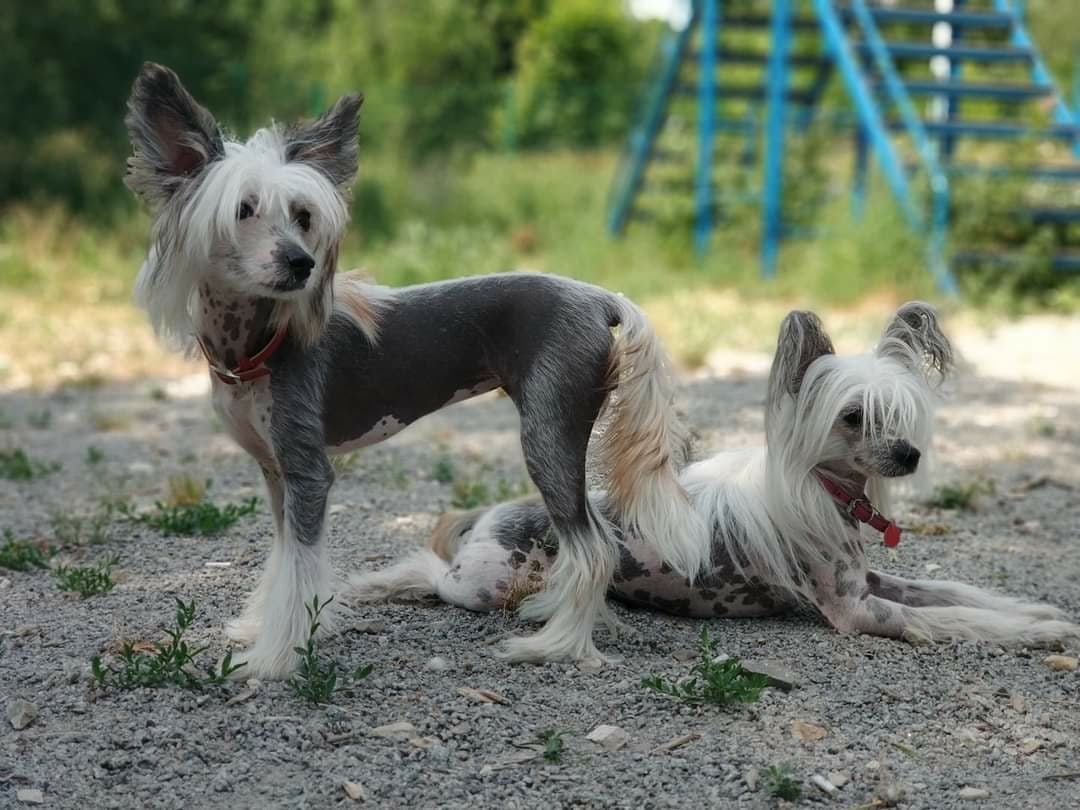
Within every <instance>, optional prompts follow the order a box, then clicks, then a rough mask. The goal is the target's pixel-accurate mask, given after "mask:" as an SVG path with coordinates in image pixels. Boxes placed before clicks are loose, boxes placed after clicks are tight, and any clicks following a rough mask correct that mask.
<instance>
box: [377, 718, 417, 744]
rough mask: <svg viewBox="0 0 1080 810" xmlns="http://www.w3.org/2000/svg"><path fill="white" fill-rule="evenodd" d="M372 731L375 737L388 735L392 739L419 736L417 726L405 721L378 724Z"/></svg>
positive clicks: (406, 738)
mask: <svg viewBox="0 0 1080 810" xmlns="http://www.w3.org/2000/svg"><path fill="white" fill-rule="evenodd" d="M370 733H371V735H372V736H374V737H386V738H387V739H390V740H408V739H412V738H413V737H416V736H417V733H416V726H414V725H413V724H412V723H409V722H405V721H402V722H400V723H387V724H386V725H385V726H376V727H375V728H373V729H372V730H371V732H370Z"/></svg>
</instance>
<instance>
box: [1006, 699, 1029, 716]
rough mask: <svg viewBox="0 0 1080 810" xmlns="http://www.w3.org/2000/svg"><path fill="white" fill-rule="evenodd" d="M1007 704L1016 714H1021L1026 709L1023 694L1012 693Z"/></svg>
mask: <svg viewBox="0 0 1080 810" xmlns="http://www.w3.org/2000/svg"><path fill="white" fill-rule="evenodd" d="M1009 706H1011V707H1012V710H1013V711H1014V712H1016V713H1017V714H1023V713H1024V712H1026V711H1027V702H1026V701H1025V700H1024V696H1023V695H1013V696H1012V697H1011V698H1009Z"/></svg>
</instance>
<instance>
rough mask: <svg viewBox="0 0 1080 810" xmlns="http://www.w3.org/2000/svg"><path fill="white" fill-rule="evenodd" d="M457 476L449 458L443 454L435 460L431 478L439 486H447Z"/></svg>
mask: <svg viewBox="0 0 1080 810" xmlns="http://www.w3.org/2000/svg"><path fill="white" fill-rule="evenodd" d="M456 476H457V470H455V469H454V462H453V461H452V460H451V458H450V456H448V455H446V454H445V453H444V454H443V455H441V456H439V457H438V458H437V459H435V463H434V464H433V465H432V467H431V477H432V478H433V479H434V480H436V481H438V482H439V483H440V484H449V483H451V482H452V481H453V480H454V478H455V477H456Z"/></svg>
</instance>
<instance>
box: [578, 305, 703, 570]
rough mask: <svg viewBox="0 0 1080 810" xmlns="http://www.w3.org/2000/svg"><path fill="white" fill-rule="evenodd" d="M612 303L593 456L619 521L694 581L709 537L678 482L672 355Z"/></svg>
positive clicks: (682, 440)
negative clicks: (614, 325) (612, 326)
mask: <svg viewBox="0 0 1080 810" xmlns="http://www.w3.org/2000/svg"><path fill="white" fill-rule="evenodd" d="M616 301H617V306H618V318H619V333H618V335H617V337H616V339H615V343H614V345H613V346H612V356H611V376H610V378H609V385H610V386H611V395H610V397H609V399H608V403H607V406H606V410H605V416H606V429H605V430H604V431H603V432H602V434H601V435H599V436H598V437H597V441H596V445H595V452H596V460H597V461H598V462H599V464H600V466H601V469H602V470H603V472H604V474H605V475H606V476H607V492H608V496H609V497H610V499H611V503H612V505H613V506H614V507H615V509H616V512H617V514H618V515H619V522H620V524H621V525H622V526H623V527H624V528H625V529H628V530H629V529H632V530H634V531H636V532H637V533H638V534H639V535H640V536H641V538H642V539H643V540H645V541H646V542H648V543H649V544H651V545H652V546H653V548H655V549H656V551H657V553H658V554H659V555H660V557H661V559H663V560H664V561H665V562H666V563H668V564H669V565H670V566H671V567H672V568H673V569H675V570H676V571H677V572H678V573H680V574H683V575H685V576H688V577H690V578H691V579H693V578H694V577H696V576H697V574H698V573H699V572H700V571H701V570H702V568H703V566H704V565H705V563H706V561H707V560H708V559H709V547H710V542H711V537H710V532H709V530H708V527H707V526H706V523H705V521H704V519H703V518H702V517H701V515H699V514H698V513H697V512H695V511H694V509H693V508H692V507H691V504H690V500H689V498H688V497H687V494H686V491H685V490H684V489H683V487H682V485H681V484H680V483H679V480H678V474H679V471H680V470H681V469H682V468H683V467H684V466H685V465H686V463H687V461H688V457H689V449H690V433H689V430H688V429H687V428H686V426H685V425H684V424H683V422H682V421H681V420H680V419H679V417H678V416H677V414H676V412H675V404H674V400H675V391H676V380H675V375H674V371H673V369H672V365H671V360H670V359H669V358H668V356H667V353H666V352H665V351H664V349H663V347H662V346H661V345H660V341H659V339H658V338H657V337H656V335H655V333H654V332H653V331H652V329H651V328H650V326H649V324H648V321H646V319H645V316H644V314H643V313H642V312H641V310H639V309H638V308H637V307H636V306H634V305H633V304H632V303H630V302H629V301H627V300H626V299H624V298H619V299H616Z"/></svg>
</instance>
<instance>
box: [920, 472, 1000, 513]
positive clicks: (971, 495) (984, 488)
mask: <svg viewBox="0 0 1080 810" xmlns="http://www.w3.org/2000/svg"><path fill="white" fill-rule="evenodd" d="M996 491H997V487H996V486H995V484H994V482H993V481H992V480H990V479H987V478H976V479H975V480H974V481H967V482H963V483H955V484H944V485H942V486H940V487H938V488H937V489H936V490H934V494H933V496H932V497H931V498H930V500H929V501H927V503H928V505H930V506H934V507H937V508H938V509H965V510H967V509H972V508H974V506H975V501H976V500H977V499H978V497H979V496H980V495H993V494H994V492H996Z"/></svg>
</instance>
